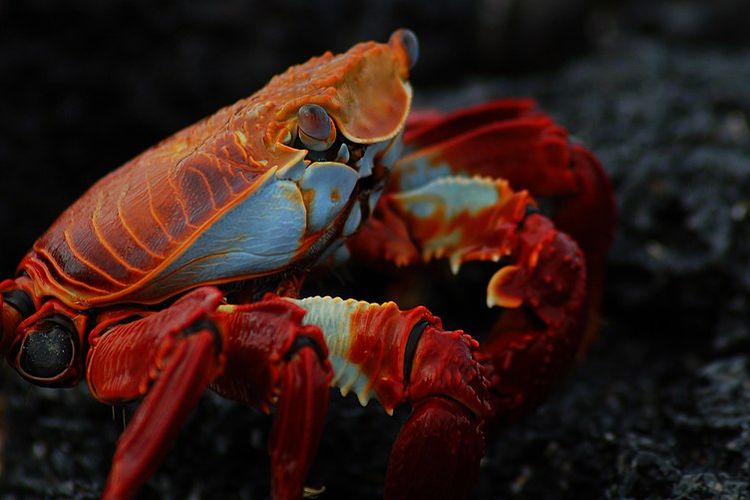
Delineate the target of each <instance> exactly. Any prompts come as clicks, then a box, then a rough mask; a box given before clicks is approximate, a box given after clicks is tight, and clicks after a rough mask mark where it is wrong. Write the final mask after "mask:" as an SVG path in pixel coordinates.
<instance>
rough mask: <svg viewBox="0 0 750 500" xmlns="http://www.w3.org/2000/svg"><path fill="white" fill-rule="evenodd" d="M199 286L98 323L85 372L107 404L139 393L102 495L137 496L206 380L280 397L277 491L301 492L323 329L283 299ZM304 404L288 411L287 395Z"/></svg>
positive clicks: (324, 369)
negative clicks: (305, 322) (231, 301)
mask: <svg viewBox="0 0 750 500" xmlns="http://www.w3.org/2000/svg"><path fill="white" fill-rule="evenodd" d="M221 300H222V295H221V293H220V292H219V291H218V290H216V289H214V288H202V289H198V290H196V291H194V292H192V293H190V294H188V295H186V296H185V297H183V298H182V299H180V300H178V301H177V302H175V303H174V304H173V305H172V306H170V307H169V308H167V309H165V310H162V311H159V312H144V311H138V310H132V311H117V312H115V313H110V314H108V315H106V316H104V317H102V318H100V321H101V322H100V323H99V326H98V327H97V328H96V329H95V330H94V331H93V332H92V337H91V349H90V351H89V356H88V370H87V380H88V383H89V387H90V389H91V392H92V393H93V394H94V396H95V397H96V398H97V399H99V400H101V401H103V402H105V403H111V404H117V403H122V402H125V401H129V400H133V399H136V398H139V397H144V396H145V397H144V399H143V402H142V403H141V404H140V406H139V407H138V409H137V410H136V413H135V415H134V416H133V419H132V420H131V422H130V423H129V425H128V427H127V429H126V430H125V432H124V433H123V435H122V436H121V437H120V440H119V441H118V443H117V450H116V452H115V457H114V460H113V464H112V469H111V472H110V475H109V478H108V480H107V485H106V488H105V492H104V497H105V498H122V497H129V496H133V495H135V493H136V492H137V491H138V489H139V488H140V486H141V485H142V484H143V483H144V482H145V481H146V480H147V479H148V478H149V476H150V475H151V474H153V472H154V471H155V470H156V468H157V467H158V465H159V463H160V462H161V460H162V459H163V457H164V455H165V454H166V452H167V451H168V449H169V447H170V445H171V443H172V441H173V440H174V439H175V437H176V435H177V433H178V431H179V429H180V427H181V426H182V424H183V422H184V421H185V419H186V417H187V415H188V414H189V412H190V410H191V409H192V408H193V407H194V406H195V404H196V403H197V401H198V399H199V398H200V396H201V395H202V393H203V392H204V391H205V389H206V388H207V387H209V385H212V386H213V387H214V388H216V389H217V390H218V391H219V392H222V393H223V394H225V395H227V396H229V397H232V398H234V399H238V400H240V401H243V402H245V403H248V404H251V405H257V406H260V407H262V408H264V409H268V408H269V407H270V405H272V404H277V413H276V416H275V419H274V429H273V431H272V438H271V443H270V444H269V445H270V448H271V457H272V472H273V478H272V479H273V488H274V496H275V497H276V498H296V497H299V496H300V495H301V494H302V487H303V481H304V480H305V477H306V475H307V471H308V468H309V465H310V462H311V460H312V457H313V455H314V452H315V449H316V448H317V442H318V438H319V435H320V432H321V430H322V425H323V420H324V415H325V412H326V409H327V401H328V400H327V396H328V391H327V387H328V381H329V380H330V368H329V366H328V364H327V361H325V355H326V350H325V346H324V344H323V343H322V339H321V337H320V332H318V331H317V330H316V329H314V328H311V327H305V326H302V325H301V323H300V319H301V317H302V315H303V314H304V312H303V311H302V310H301V309H299V308H296V307H294V306H293V305H292V304H289V303H287V302H283V301H280V300H274V301H263V302H261V303H258V304H253V305H249V306H236V307H235V306H226V305H221V304H220V302H221ZM293 400H299V401H300V405H301V407H300V409H296V410H290V409H289V401H293Z"/></svg>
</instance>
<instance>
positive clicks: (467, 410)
mask: <svg viewBox="0 0 750 500" xmlns="http://www.w3.org/2000/svg"><path fill="white" fill-rule="evenodd" d="M288 300H291V299H288ZM294 302H295V303H296V304H298V305H300V306H301V307H302V308H304V309H305V310H307V315H306V316H305V320H304V321H305V322H310V323H312V324H315V325H317V326H319V327H320V328H321V330H322V331H323V335H324V336H325V339H326V343H327V344H328V346H329V348H330V349H331V356H330V359H331V362H332V363H333V366H334V372H335V376H334V379H333V384H334V385H336V386H338V387H339V388H340V389H341V392H342V394H346V393H348V392H349V391H350V390H351V391H353V392H354V393H355V394H356V395H357V397H358V398H359V400H360V403H362V404H366V403H367V402H368V401H369V400H370V399H372V398H374V399H377V400H378V401H380V403H381V404H382V405H383V407H384V408H385V410H386V411H387V412H389V413H392V412H393V410H394V408H395V407H396V406H397V405H399V404H402V403H409V404H411V405H412V408H413V412H412V415H411V416H410V418H409V419H408V421H407V422H406V423H405V424H404V427H403V428H402V430H401V432H400V433H399V437H398V438H397V440H396V442H395V443H394V445H393V450H392V452H391V457H390V460H389V465H388V473H387V478H386V498H463V497H466V496H467V495H468V493H469V491H470V488H471V486H472V485H473V483H474V480H475V478H476V475H477V472H478V469H479V460H480V459H481V457H482V455H483V454H484V434H483V432H482V421H483V418H484V416H485V415H486V414H487V412H488V411H489V409H490V407H489V405H488V402H487V400H486V398H487V390H486V380H485V378H484V376H483V373H482V368H481V367H480V365H479V363H477V361H476V360H475V359H474V357H473V351H474V349H475V348H476V347H477V343H476V342H475V341H474V340H473V339H471V337H469V336H468V335H465V334H463V332H461V331H454V332H451V331H444V330H443V329H442V325H441V322H440V320H439V319H438V318H436V317H434V316H433V315H432V314H430V312H429V311H428V310H427V309H425V308H424V307H417V308H415V309H411V310H409V311H401V310H399V309H398V307H397V306H396V304H394V303H392V302H389V303H385V304H371V303H368V302H362V301H355V300H351V299H350V300H342V299H340V298H331V297H311V298H307V299H301V300H294Z"/></svg>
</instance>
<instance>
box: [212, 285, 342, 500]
mask: <svg viewBox="0 0 750 500" xmlns="http://www.w3.org/2000/svg"><path fill="white" fill-rule="evenodd" d="M304 314H305V311H304V310H303V309H301V308H300V307H297V306H295V305H294V304H292V303H291V302H289V301H287V300H283V299H279V298H276V297H273V296H271V295H269V296H267V297H266V298H265V299H264V300H263V301H261V302H258V303H255V304H250V305H242V306H223V307H222V308H220V310H219V311H218V313H217V321H221V322H223V324H224V325H225V329H226V331H227V359H226V368H225V370H224V373H222V375H221V376H220V377H219V378H217V379H216V380H215V382H214V383H213V385H212V387H213V388H214V389H215V390H216V391H217V392H218V393H219V394H222V395H223V396H225V397H228V398H231V399H235V400H238V401H241V402H243V403H246V404H250V405H253V406H259V407H260V408H261V409H263V410H264V411H268V410H269V409H270V406H271V405H272V404H275V406H276V413H275V415H274V423H273V428H272V430H271V436H270V441H269V449H270V452H271V472H272V496H273V498H277V499H285V498H299V497H300V496H301V495H302V489H303V487H304V481H305V479H306V478H307V473H308V471H309V469H310V465H311V464H312V460H313V458H314V457H315V453H316V451H317V449H318V443H319V441H320V436H321V434H322V431H323V424H324V422H325V416H326V413H327V411H328V397H329V390H328V387H329V383H330V381H331V377H332V376H333V373H332V369H331V365H330V363H329V362H328V359H327V358H328V349H327V348H326V344H325V341H324V340H323V336H322V335H321V332H320V329H319V328H317V327H315V326H310V325H306V326H302V325H301V322H302V317H303V316H304Z"/></svg>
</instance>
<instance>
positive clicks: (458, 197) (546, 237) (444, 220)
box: [351, 177, 586, 421]
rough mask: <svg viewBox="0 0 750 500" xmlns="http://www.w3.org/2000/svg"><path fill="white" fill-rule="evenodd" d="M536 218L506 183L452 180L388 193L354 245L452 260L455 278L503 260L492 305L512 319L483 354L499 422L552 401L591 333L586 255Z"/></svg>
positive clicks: (411, 259) (403, 258) (398, 255)
mask: <svg viewBox="0 0 750 500" xmlns="http://www.w3.org/2000/svg"><path fill="white" fill-rule="evenodd" d="M536 212H537V210H536V207H535V205H534V203H533V200H531V198H530V197H529V195H528V194H527V193H526V192H525V191H522V192H513V191H512V190H511V189H510V188H509V187H508V184H507V182H505V181H501V180H493V179H489V178H480V177H474V178H463V177H445V178H440V179H437V180H434V181H431V182H429V183H427V184H426V185H424V186H422V187H420V188H417V189H414V190H412V191H406V192H400V193H392V194H386V195H384V197H383V198H382V199H381V200H380V203H379V205H378V211H377V212H376V214H375V217H374V218H373V219H372V220H371V221H370V222H369V223H368V225H367V226H366V227H365V228H364V230H363V231H362V233H361V234H360V235H358V237H357V239H356V240H354V241H353V242H352V245H351V248H352V250H353V251H355V252H356V251H358V250H363V253H364V254H371V253H372V251H373V248H371V246H372V245H380V247H379V248H377V251H378V252H380V253H381V254H382V255H384V256H385V258H387V259H391V260H393V261H395V262H396V263H398V264H410V263H415V262H418V261H428V260H431V259H435V258H442V257H445V258H447V259H449V261H450V264H451V267H452V269H453V271H454V272H458V270H459V268H460V266H461V264H462V263H463V262H466V261H471V260H485V261H487V260H489V261H494V262H498V264H499V266H500V269H499V270H498V271H497V272H496V273H495V274H494V275H493V276H492V278H491V279H490V282H489V284H488V287H487V304H488V306H490V307H492V306H500V307H502V308H505V309H506V311H505V313H504V314H503V315H502V317H501V319H500V321H499V322H498V323H497V324H496V326H495V328H494V330H493V331H492V332H491V333H490V335H489V336H488V337H487V338H485V339H484V340H483V342H482V346H481V348H480V349H479V350H478V352H477V354H476V357H477V359H479V360H480V361H481V363H482V364H483V365H484V366H485V368H486V369H487V375H488V377H489V379H490V384H491V390H492V394H493V398H492V406H493V412H494V414H495V420H496V421H505V420H508V419H512V418H514V417H515V416H516V415H517V414H519V413H520V412H521V411H522V410H524V409H526V408H528V407H530V406H533V405H534V404H536V403H537V402H538V401H539V400H541V399H543V398H544V397H545V396H546V394H547V392H548V391H549V389H550V388H551V387H552V385H553V384H554V383H555V382H556V380H557V379H558V378H559V377H560V375H562V374H563V373H564V372H565V370H566V369H567V368H568V367H569V365H570V364H571V362H572V360H573V359H574V357H575V354H576V352H577V349H578V348H579V346H580V343H581V339H582V332H583V330H584V326H585V320H586V308H585V298H586V268H585V263H584V258H583V254H582V253H581V251H580V249H579V248H578V246H577V245H576V243H575V242H574V241H573V240H572V239H571V238H570V237H569V236H567V235H566V234H564V233H562V232H560V231H558V230H557V229H555V227H554V225H553V224H552V222H551V221H550V220H549V219H547V218H546V217H544V216H542V215H540V214H538V213H536ZM384 234H386V235H387V237H384V236H383V235H384Z"/></svg>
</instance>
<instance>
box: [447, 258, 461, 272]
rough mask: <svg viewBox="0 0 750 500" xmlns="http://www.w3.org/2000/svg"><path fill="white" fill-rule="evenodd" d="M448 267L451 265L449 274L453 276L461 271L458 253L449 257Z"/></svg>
mask: <svg viewBox="0 0 750 500" xmlns="http://www.w3.org/2000/svg"><path fill="white" fill-rule="evenodd" d="M450 265H451V272H452V273H453V275H454V276H456V275H457V274H458V272H459V271H460V270H461V255H460V254H459V253H454V254H452V255H451V257H450Z"/></svg>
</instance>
